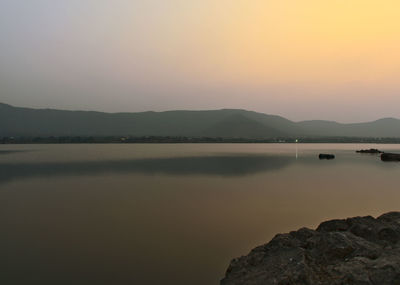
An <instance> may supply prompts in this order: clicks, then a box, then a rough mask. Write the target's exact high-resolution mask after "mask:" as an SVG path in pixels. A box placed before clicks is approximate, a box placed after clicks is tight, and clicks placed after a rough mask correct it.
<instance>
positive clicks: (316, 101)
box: [0, 0, 400, 122]
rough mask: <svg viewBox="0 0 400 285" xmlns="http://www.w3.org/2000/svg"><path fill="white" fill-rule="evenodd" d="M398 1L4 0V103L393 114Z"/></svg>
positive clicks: (399, 71)
mask: <svg viewBox="0 0 400 285" xmlns="http://www.w3.org/2000/svg"><path fill="white" fill-rule="evenodd" d="M399 14H400V1H397V0H393V1H392V0H380V1H378V0H374V1H372V0H352V1H349V0H332V1H321V0H269V1H268V0H218V1H216V0H191V1H187V0H146V1H143V0H35V1H32V0H0V102H3V103H8V104H11V105H15V106H24V107H34V108H57V109H69V110H98V111H106V112H140V111H149V110H154V111H164V110H182V109H190V110H204V109H222V108H239V109H247V110H254V111H258V112H263V113H268V114H276V115H281V116H284V117H286V118H288V119H291V120H294V121H300V120H308V119H324V120H335V121H339V122H361V121H370V120H375V119H378V118H382V117H397V118H400V108H399V106H400V96H399V95H400V84H399V79H400V52H399V51H400V21H399V20H398V15H399Z"/></svg>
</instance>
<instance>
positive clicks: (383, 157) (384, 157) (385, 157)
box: [381, 153, 400, 161]
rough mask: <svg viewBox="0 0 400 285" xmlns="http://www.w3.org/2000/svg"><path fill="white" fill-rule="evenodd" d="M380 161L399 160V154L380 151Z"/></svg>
mask: <svg viewBox="0 0 400 285" xmlns="http://www.w3.org/2000/svg"><path fill="white" fill-rule="evenodd" d="M381 160H382V161H400V154H397V153H382V154H381Z"/></svg>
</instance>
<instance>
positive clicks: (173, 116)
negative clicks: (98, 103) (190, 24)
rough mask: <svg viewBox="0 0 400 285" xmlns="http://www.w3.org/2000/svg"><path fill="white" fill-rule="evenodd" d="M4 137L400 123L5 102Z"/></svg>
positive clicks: (1, 113) (231, 132)
mask: <svg viewBox="0 0 400 285" xmlns="http://www.w3.org/2000/svg"><path fill="white" fill-rule="evenodd" d="M0 136H2V137H6V136H187V137H203V136H209V137H221V138H277V137H279V138H284V137H296V136H303V137H307V136H320V137H327V136H330V137H333V136H342V137H400V120H398V119H394V118H385V119H380V120H377V121H373V122H367V123H358V124H340V123H337V122H332V121H318V120H315V121H303V122H293V121H290V120H288V119H285V118H283V117H280V116H276V115H268V114H263V113H257V112H253V111H246V110H241V109H222V110H209V111H166V112H140V113H103V112H93V111H65V110H55V109H31V108H20V107H14V106H11V105H7V104H3V103H0Z"/></svg>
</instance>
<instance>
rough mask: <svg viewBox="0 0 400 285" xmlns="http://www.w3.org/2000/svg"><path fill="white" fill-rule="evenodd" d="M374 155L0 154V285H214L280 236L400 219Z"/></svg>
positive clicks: (171, 149) (35, 149) (204, 149)
mask: <svg viewBox="0 0 400 285" xmlns="http://www.w3.org/2000/svg"><path fill="white" fill-rule="evenodd" d="M371 147H376V146H369V145H311V144H310V145H306V146H305V145H300V144H299V145H298V150H297V151H298V152H297V155H298V157H297V159H296V148H295V146H294V145H250V144H249V145H151V146H150V145H129V146H126V145H84V146H74V145H65V146H64V145H60V146H51V145H49V146H23V147H22V146H20V147H19V148H18V147H15V149H11V148H7V146H0V148H1V149H0V154H2V155H1V157H0V227H1V229H2V234H1V235H0V252H1V255H2V258H1V259H0V284H44V285H46V284H61V285H63V284H82V285H83V284H96V285H97V284H100V285H101V284H104V285H105V284H117V285H119V284H174V285H175V284H195V285H201V284H218V281H219V279H220V278H221V277H222V276H223V275H224V271H225V269H226V267H227V265H228V263H229V261H230V259H232V258H233V257H237V256H240V255H243V254H246V253H247V252H248V251H249V250H250V249H251V248H253V247H254V246H256V245H258V244H261V243H263V242H267V241H268V240H269V239H270V238H272V237H273V235H275V234H276V233H279V232H287V231H290V230H294V229H297V228H299V227H302V226H308V227H315V226H316V225H317V224H318V223H319V222H320V221H322V220H326V219H330V218H340V217H347V216H356V215H367V214H369V215H379V214H381V213H383V212H386V211H391V210H399V208H398V201H399V200H400V192H399V191H398V187H397V185H398V177H399V172H400V164H398V163H382V162H381V161H380V160H379V156H370V155H368V156H365V155H364V156H363V155H358V154H355V153H354V149H362V148H363V149H366V148H371ZM389 147H390V148H391V149H393V150H394V151H396V150H397V151H398V150H399V147H397V146H387V148H389ZM378 148H381V149H382V148H383V147H382V146H380V147H378ZM28 149H29V150H32V151H25V150H28ZM384 150H386V149H384ZM319 152H327V153H334V154H335V155H336V159H335V160H332V161H320V160H319V159H318V153H319ZM3 154H4V155H3Z"/></svg>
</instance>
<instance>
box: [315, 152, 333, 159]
mask: <svg viewBox="0 0 400 285" xmlns="http://www.w3.org/2000/svg"><path fill="white" fill-rule="evenodd" d="M318 157H319V159H334V158H335V156H334V155H333V154H327V153H320V154H319V156H318Z"/></svg>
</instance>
